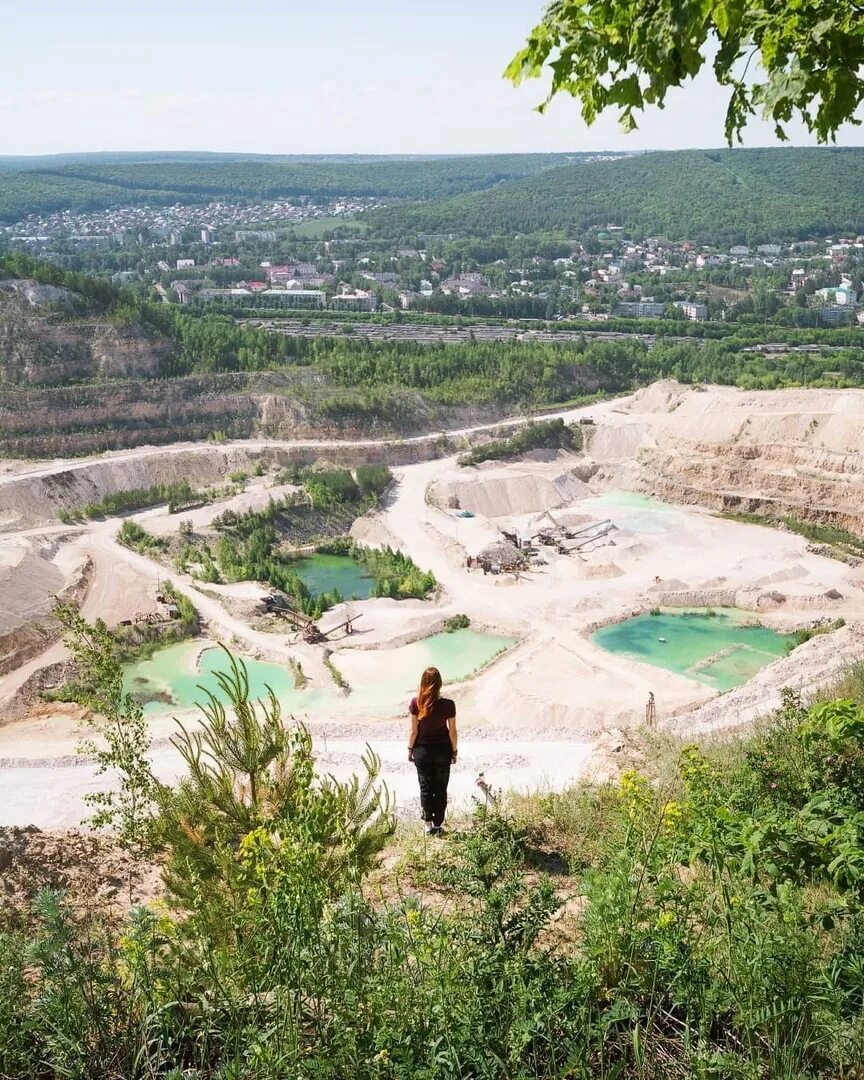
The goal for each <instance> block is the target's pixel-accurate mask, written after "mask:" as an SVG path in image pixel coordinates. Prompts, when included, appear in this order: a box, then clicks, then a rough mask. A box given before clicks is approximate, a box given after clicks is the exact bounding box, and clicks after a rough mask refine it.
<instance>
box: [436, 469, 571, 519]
mask: <svg viewBox="0 0 864 1080" xmlns="http://www.w3.org/2000/svg"><path fill="white" fill-rule="evenodd" d="M441 494H442V496H443V503H444V505H453V502H454V501H455V502H456V503H457V504H458V507H459V508H460V509H462V510H470V511H471V513H472V514H480V515H481V516H483V517H488V518H499V517H511V516H513V515H515V514H533V513H538V512H542V511H543V510H554V509H556V508H558V507H560V506H569V505H570V504H571V503H574V502H576V501H577V500H579V499H585V498H590V497H591V494H592V492H591V489H590V488H589V487H588V485H587V484H585V483H583V481H581V480H579V479H577V477H575V476H573V474H572V473H570V472H563V473H557V474H556V473H548V472H529V471H527V470H526V471H525V472H514V471H512V470H510V471H508V472H506V473H504V472H502V471H501V470H496V471H495V472H494V473H492V472H490V473H487V472H486V470H482V469H480V470H477V471H476V472H475V475H473V476H471V477H470V478H469V479H466V480H455V481H451V482H450V483H448V484H446V485H444V488H443V490H442V492H441Z"/></svg>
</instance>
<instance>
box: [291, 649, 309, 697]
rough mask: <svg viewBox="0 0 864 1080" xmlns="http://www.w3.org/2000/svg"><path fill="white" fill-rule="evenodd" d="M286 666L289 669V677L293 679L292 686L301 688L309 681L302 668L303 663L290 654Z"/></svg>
mask: <svg viewBox="0 0 864 1080" xmlns="http://www.w3.org/2000/svg"><path fill="white" fill-rule="evenodd" d="M288 667H289V669H290V671H291V678H292V679H293V680H294V688H295V689H296V690H302V689H303V688H304V686H307V685H308V683H309V677H308V675H307V674H306V672H305V671H304V670H303V665H302V664H301V663H300V661H299V660H295V659H294V657H293V656H292V657H289V659H288Z"/></svg>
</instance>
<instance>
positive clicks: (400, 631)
mask: <svg viewBox="0 0 864 1080" xmlns="http://www.w3.org/2000/svg"><path fill="white" fill-rule="evenodd" d="M553 415H554V417H556V418H557V417H560V418H561V419H562V420H564V422H565V423H566V424H568V425H573V426H574V428H578V431H579V432H580V437H579V442H580V443H581V449H563V450H562V449H548V448H546V449H535V450H531V451H528V452H527V453H523V454H521V455H519V456H516V457H507V458H501V459H493V460H489V461H485V462H483V463H481V464H479V465H476V466H474V465H466V464H464V459H463V461H460V455H461V454H464V452H465V450H466V449H467V448H469V447H477V446H482V445H483V444H484V442H487V441H488V440H490V439H493V438H496V439H497V438H500V437H501V436H502V435H504V436H506V435H507V434H508V433H511V432H512V431H513V430H515V429H516V427H518V425H519V423H522V422H523V420H522V419H520V420H519V421H513V420H510V421H507V422H506V423H501V424H497V425H496V424H488V425H486V426H485V427H474V428H466V429H463V430H457V431H448V432H447V434H446V437H444V436H441V435H420V436H410V437H408V438H404V439H401V440H393V439H360V438H358V439H356V440H351V441H346V440H342V441H336V440H333V439H327V438H315V437H309V438H297V439H295V440H284V439H270V438H264V437H256V438H252V439H242V440H241V439H238V440H231V439H229V440H227V441H225V442H222V443H219V444H213V443H205V442H190V443H177V444H174V445H168V446H142V447H138V448H134V449H129V450H123V451H117V452H111V453H106V454H102V455H100V456H98V457H92V458H91V457H80V458H71V459H68V460H40V461H23V460H16V461H12V460H9V461H5V462H0V590H2V596H3V603H2V610H0V773H2V782H3V785H4V791H5V792H6V793H7V797H6V798H5V799H4V800H3V807H2V815H3V820H2V821H0V824H3V825H31V824H35V825H38V826H40V827H60V826H68V825H75V824H77V823H78V822H79V821H80V820H81V819H82V817H83V816H84V813H85V811H84V806H83V801H82V800H83V796H84V795H85V794H86V793H87V792H89V791H92V790H94V788H95V786H96V785H97V783H98V782H99V781H97V779H96V778H95V777H94V774H93V767H92V762H90V761H88V759H87V758H82V757H81V756H78V755H76V746H77V744H78V742H79V740H80V739H81V737H82V735H84V734H86V731H87V716H86V712H85V710H84V708H83V707H82V706H81V705H79V704H76V703H75V702H68V701H67V702H64V701H61V700H51V698H52V694H51V691H52V690H53V689H56V687H58V686H60V685H62V684H63V682H64V681H65V680H66V679H67V678H68V677H69V661H68V656H67V654H66V651H65V648H64V646H63V644H62V642H61V641H60V634H59V626H58V625H57V624H56V621H55V620H54V619H53V617H52V615H51V610H52V605H53V603H54V599H55V597H60V598H62V599H70V600H74V601H75V602H76V603H79V604H80V605H81V610H82V613H83V614H84V615H85V617H86V618H87V619H89V620H90V621H93V620H95V619H102V620H104V622H105V623H106V624H107V625H108V626H109V627H122V626H124V625H125V626H133V627H134V626H136V625H139V624H147V625H158V624H159V623H160V622H162V621H166V622H167V621H170V619H171V618H172V617H173V614H176V613H173V614H172V602H171V600H170V596H167V598H166V590H169V589H170V590H176V591H177V592H179V593H181V594H182V595H183V596H184V597H185V598H187V599H188V600H189V601H190V602H191V604H192V605H193V606H194V608H195V611H196V613H197V622H196V625H195V632H194V633H191V634H189V635H188V636H187V638H186V639H185V640H182V641H175V642H173V643H171V644H168V645H167V646H166V647H165V648H164V649H160V650H158V651H155V652H153V653H152V655H150V656H144V657H142V658H141V659H139V660H136V661H135V662H134V663H131V664H130V665H129V666H128V668H127V673H126V677H127V683H128V687H129V689H130V692H132V693H134V694H136V696H137V697H138V699H139V700H141V701H142V703H143V705H144V710H145V714H146V716H147V719H148V723H149V724H150V727H151V730H152V732H153V736H154V742H153V760H154V766H155V769H156V771H157V773H158V774H159V775H160V776H162V777H163V778H167V779H170V778H172V777H174V776H176V775H177V774H178V771H179V766H180V762H179V758H178V756H177V755H176V752H175V751H174V749H173V747H172V746H171V744H170V741H169V740H170V736H171V734H172V731H173V730H174V724H175V718H176V719H180V720H182V721H183V722H184V723H191V724H194V723H195V717H196V708H195V702H196V701H197V700H200V695H201V692H200V691H199V690H198V689H197V687H199V686H205V687H209V688H211V689H212V688H213V686H214V685H215V684H214V683H213V676H214V672H215V671H217V670H219V669H220V666H224V663H225V656H224V653H222V652H221V651H219V650H218V649H217V648H216V647H215V646H217V645H219V644H221V645H225V646H226V647H227V648H229V649H230V650H231V651H232V652H234V653H235V654H236V655H238V656H240V657H242V658H244V660H246V661H247V662H248V664H249V673H250V682H251V685H252V686H253V688H254V690H255V692H256V693H260V694H263V693H265V687H268V686H269V687H271V688H272V689H273V691H274V693H275V694H276V696H277V697H278V698H279V700H280V702H281V703H282V707H283V711H284V715H285V716H293V717H295V718H296V719H297V720H300V721H302V722H304V723H305V724H306V725H307V726H308V728H309V730H310V732H311V733H312V736H313V739H314V743H315V747H316V752H317V755H318V760H319V765H320V767H321V768H322V769H323V770H324V771H325V772H329V773H332V774H333V775H335V776H337V777H347V776H349V775H350V774H351V773H353V772H354V771H356V769H357V766H358V763H359V761H360V757H361V755H362V753H363V752H364V749H365V748H366V746H367V745H369V746H371V748H372V749H373V750H374V751H375V752H376V753H377V754H378V755H379V756H380V757H381V760H382V772H383V777H384V779H385V781H386V782H387V784H388V786H389V787H390V789H391V790H392V791H393V792H394V794H395V796H396V800H397V807H398V809H399V812H400V813H404V814H406V815H408V814H413V813H414V811H415V809H416V796H415V786H416V781H415V778H414V773H413V766H411V765H410V764H409V763H408V761H407V760H406V755H405V713H406V707H407V702H408V700H409V699H410V697H411V695H412V693H413V692H414V688H415V686H416V682H417V679H418V677H419V674H420V671H422V669H423V668H424V667H425V666H426V665H427V664H435V665H436V666H438V667H440V669H441V671H442V674H443V676H444V680H445V685H446V686H447V688H448V689H447V692H448V693H450V694H451V695H452V696H453V697H454V698H455V699H456V701H457V706H458V710H459V719H460V733H461V739H460V761H459V767H458V769H456V770H454V773H453V778H452V781H451V790H452V793H453V796H454V799H456V800H457V801H458V800H460V799H461V800H463V801H464V800H467V799H468V798H469V797H470V795H471V794H472V792H473V791H474V789H475V783H476V780H477V778H478V776H479V775H481V774H482V776H483V777H484V778H485V782H487V783H489V784H491V785H492V786H493V787H495V788H507V787H512V788H520V789H527V788H538V787H539V788H541V789H542V788H544V787H549V788H556V787H561V786H564V785H566V784H567V783H568V782H570V781H572V780H573V779H574V778H575V777H578V776H586V775H604V773H605V772H607V771H608V770H609V769H610V768H613V767H614V761H615V753H616V750H617V748H619V747H620V746H621V745H622V743H623V742H625V741H626V739H627V738H628V733H632V732H635V731H637V730H638V729H640V728H641V727H642V726H643V725H645V724H646V723H648V724H649V726H656V728H657V729H659V730H661V731H663V730H665V731H669V732H674V733H675V734H677V735H683V736H686V735H687V734H688V733H692V734H694V736H695V735H696V734H705V733H710V732H713V731H719V730H729V729H734V728H737V727H744V726H746V725H748V724H751V723H752V722H753V720H754V719H755V718H756V717H758V716H759V715H761V714H764V713H765V712H766V711H768V710H770V709H771V708H774V707H776V706H777V704H778V703H779V700H780V692H781V690H782V689H783V688H784V687H792V688H793V689H796V690H800V691H801V692H802V693H804V694H805V695H807V694H811V693H814V692H816V691H817V690H818V688H819V686H820V685H822V684H825V683H827V682H830V681H831V680H832V679H835V678H836V677H837V676H838V674H840V673H841V672H842V671H843V670H844V668H845V667H847V666H848V665H850V664H852V663H853V662H854V661H856V660H857V659H860V658H861V657H862V656H864V562H862V559H864V550H862V551H861V555H860V557H859V555H858V554H857V551H858V548H857V546H856V543H857V542H856V539H855V538H856V537H860V536H861V535H862V534H864V392H862V391H859V390H812V389H811V390H777V391H760V392H748V391H742V390H737V389H731V388H722V387H711V386H708V387H698V386H683V385H679V384H677V383H674V382H661V383H656V384H654V385H653V386H650V387H647V388H646V389H644V390H640V391H638V392H637V393H635V394H633V395H631V396H628V397H619V398H613V399H610V400H606V401H598V402H595V403H593V404H591V405H589V406H581V407H579V408H575V409H569V410H564V411H562V412H560V413H556V414H553ZM360 464H376V465H387V466H389V467H390V468H391V470H392V481H391V482H390V483H389V486H388V487H387V489H386V491H384V493H383V495H382V496H381V497H380V499H378V500H377V502H376V504H375V505H374V506H371V507H370V508H367V507H365V506H364V508H363V509H362V512H358V513H357V515H356V517H355V516H354V515H353V514H351V513H348V512H347V511H346V515H343V518H340V520H339V525H340V529H342V527H343V526H344V530H343V531H344V532H347V533H348V534H349V535H350V538H351V539H352V540H353V541H354V542H355V544H356V545H360V546H361V547H362V548H363V549H373V550H377V549H388V548H389V549H391V550H392V551H395V552H399V553H403V554H404V555H406V556H409V557H410V559H411V560H413V563H414V564H415V565H416V567H418V568H419V569H420V570H421V571H423V572H428V573H431V574H432V575H434V580H435V583H436V584H435V588H434V589H433V590H431V591H430V593H429V595H428V596H427V597H426V598H425V599H416V598H413V599H394V598H392V597H390V596H381V595H375V594H374V590H373V589H372V587H371V586H370V587H369V588H368V589H367V588H366V587H365V586H364V584H363V582H364V580H366V578H365V577H364V573H365V572H364V571H363V568H362V566H360V567H358V566H357V565H353V564H352V563H351V559H350V558H349V557H348V556H345V555H338V554H336V555H329V556H325V555H321V554H316V553H314V551H313V546H310V545H308V544H307V547H308V555H307V559H306V563H307V565H305V566H303V567H301V568H300V569H298V572H300V570H301V569H302V571H303V572H306V573H308V574H310V575H311V574H312V573H313V572H314V573H317V574H318V575H319V578H318V579H317V580H318V581H319V585H318V586H316V587H318V588H321V589H322V590H323V588H324V585H321V584H320V582H324V583H325V584H326V588H327V589H330V588H337V589H338V596H339V599H338V601H337V602H335V603H333V604H332V605H331V606H330V607H329V608H328V610H325V611H324V612H323V613H322V614H321V615H320V617H312V616H308V615H303V614H302V613H301V612H299V611H297V610H290V605H289V606H288V610H287V614H286V610H285V605H284V604H283V602H282V601H281V600H280V599H279V597H278V595H277V596H275V598H274V590H273V589H272V588H271V586H270V584H268V583H267V582H261V581H255V580H240V581H234V582H225V581H214V580H205V579H204V578H203V577H202V575H201V573H200V564H198V563H195V562H194V560H193V561H192V562H189V561H188V560H187V562H186V563H182V564H181V563H178V561H177V559H176V558H174V557H169V555H167V554H165V552H170V553H171V554H172V556H173V553H174V552H175V551H176V547H177V543H178V532H179V529H180V524H181V522H182V523H183V527H184V529H186V530H188V534H189V535H191V536H192V537H194V538H196V543H198V544H199V546H201V547H202V550H203V548H204V547H207V545H211V546H212V547H213V548H214V550H215V549H216V547H217V545H218V542H219V536H220V533H219V522H220V518H221V516H222V515H225V514H226V512H227V511H230V512H231V513H232V514H233V515H235V516H237V515H240V516H242V515H244V514H250V513H251V514H254V513H258V512H261V511H262V510H265V509H266V508H267V507H268V505H271V504H272V502H273V501H274V500H279V499H283V500H288V502H290V501H291V500H292V499H294V500H295V501H297V500H298V499H299V498H300V495H299V492H300V489H299V488H298V486H297V483H296V482H294V481H293V480H292V479H291V477H290V476H289V475H288V473H290V472H291V470H292V469H296V468H298V467H301V466H302V467H304V468H310V467H311V468H313V469H314V468H319V467H322V468H323V467H330V468H333V467H339V468H342V469H349V470H350V469H354V468H356V467H357V466H358V465H360ZM240 475H242V476H243V480H242V481H236V482H234V484H233V486H232V485H231V482H230V478H231V477H232V476H234V477H237V476H240ZM180 483H183V484H186V485H188V486H189V488H191V490H192V491H193V492H194V493H199V492H204V491H205V490H206V491H207V492H208V493H209V494H208V495H207V497H206V498H204V497H202V498H200V499H195V498H190V499H188V500H187V505H185V507H184V508H183V509H181V510H180V511H179V512H175V513H171V512H169V509H171V508H169V505H168V504H167V502H163V503H160V504H157V505H153V506H149V507H147V508H145V509H139V510H131V511H129V512H124V513H122V514H120V513H110V512H109V513H105V514H100V515H96V516H94V517H92V518H81V517H80V516H76V513H75V508H78V507H81V506H83V505H85V504H98V503H99V502H100V500H105V499H106V498H111V497H115V496H117V495H118V493H123V492H128V491H132V490H144V489H149V488H152V487H154V486H156V485H166V486H167V485H172V484H175V485H176V484H180ZM124 521H130V522H132V523H134V525H135V526H137V527H138V528H140V529H141V530H143V531H144V533H145V534H146V535H147V536H149V537H151V538H154V540H153V542H152V543H151V544H150V547H144V548H141V547H138V548H135V547H130V546H129V545H128V544H124V543H121V542H119V541H118V529H119V528H120V526H121V524H122V523H123V522H124ZM808 530H809V532H810V534H811V535H809V536H808V535H802V533H804V534H806V533H807V532H808ZM820 530H821V531H820ZM826 537H827V539H826ZM304 542H305V541H304ZM169 545H173V546H169ZM299 546H300V545H298V548H299ZM208 550H209V548H208ZM303 550H304V552H305V551H306V548H304V549H303ZM298 566H299V564H298ZM346 574H347V575H348V576H347V577H346V576H345V575H346ZM320 575H324V577H320ZM312 580H313V578H311V577H310V578H309V581H312ZM310 588H311V585H310ZM276 592H277V593H278V590H277V591H276ZM347 596H351V597H352V599H344V597H347ZM354 597H356V598H354ZM796 634H797V635H798V636H797V637H795V635H796ZM793 646H794V647H793Z"/></svg>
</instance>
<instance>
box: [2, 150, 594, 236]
mask: <svg viewBox="0 0 864 1080" xmlns="http://www.w3.org/2000/svg"><path fill="white" fill-rule="evenodd" d="M584 156H585V155H580V154H490V155H479V156H460V157H445V158H432V159H393V158H382V159H377V160H376V159H363V160H361V161H359V162H352V161H346V160H344V159H343V160H337V161H336V162H331V161H328V160H327V159H323V160H321V159H319V160H318V161H309V160H306V161H300V162H293V161H292V162H280V161H268V160H263V161H262V160H260V159H256V160H239V161H238V160H231V158H230V157H229V159H228V160H227V161H224V160H219V161H216V162H210V161H194V162H192V161H178V160H176V159H174V160H169V161H167V162H165V161H157V162H153V161H143V162H142V161H135V162H129V161H125V162H124V161H119V162H117V161H111V162H106V161H104V160H103V161H100V162H99V163H97V164H91V163H88V162H87V161H86V159H84V160H78V161H73V162H72V163H67V162H66V161H63V160H62V159H61V160H60V161H58V163H57V164H56V165H54V166H52V165H51V159H50V158H47V159H46V158H43V159H41V163H40V165H39V166H38V167H36V168H21V167H20V165H19V167H18V168H8V167H7V168H6V169H3V170H0V222H3V221H8V222H14V221H18V220H20V219H21V218H23V217H26V216H27V215H28V214H35V213H46V212H52V211H55V210H73V211H86V210H104V209H108V208H109V207H112V206H136V205H144V206H167V205H171V204H173V203H177V202H180V203H199V202H209V201H210V200H212V199H213V198H216V197H219V198H229V199H234V200H240V201H243V200H257V201H260V200H268V199H286V198H287V199H290V198H300V197H301V196H308V197H310V198H312V199H329V198H333V197H336V196H365V197H376V196H378V197H382V198H384V197H386V198H395V199H432V198H438V197H441V196H445V195H456V194H458V193H460V192H465V191H479V190H482V189H483V188H488V187H491V186H493V185H495V184H500V183H502V182H505V181H509V180H514V179H518V178H521V177H524V176H531V175H533V174H534V173H535V172H539V171H541V170H542V169H548V168H551V167H553V166H556V165H561V164H564V163H566V162H568V161H570V160H574V159H579V158H581V157H584ZM18 160H19V161H20V159H18Z"/></svg>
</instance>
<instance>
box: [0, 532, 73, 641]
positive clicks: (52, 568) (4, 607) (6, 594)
mask: <svg viewBox="0 0 864 1080" xmlns="http://www.w3.org/2000/svg"><path fill="white" fill-rule="evenodd" d="M56 553H57V545H56V544H54V543H49V542H45V541H40V540H30V539H26V538H16V539H14V540H6V541H5V542H4V543H3V545H2V547H0V596H2V598H3V602H2V604H0V634H4V633H7V632H8V631H9V630H12V629H14V628H15V627H16V626H20V625H21V623H24V622H27V621H28V620H29V619H36V618H41V617H42V616H44V615H47V614H48V612H49V611H50V608H51V597H52V595H53V594H54V593H58V592H60V591H61V589H62V588H63V586H64V585H65V584H66V579H65V575H64V574H63V572H62V570H61V569H60V568H59V567H58V566H57V565H56V564H55V562H54V556H55V554H56Z"/></svg>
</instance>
